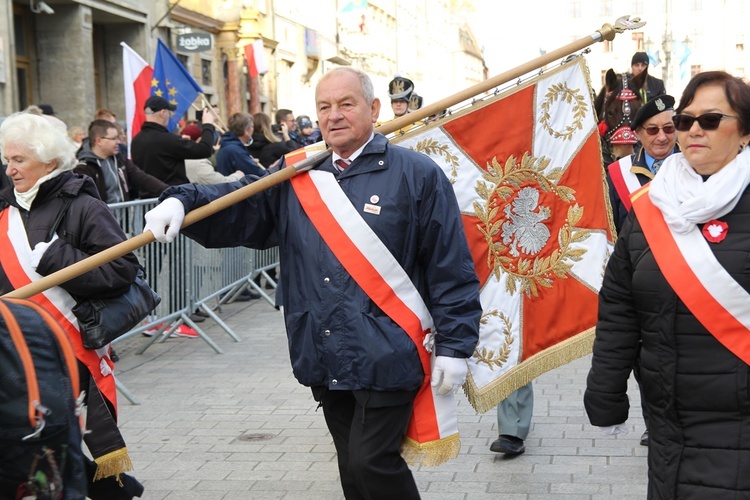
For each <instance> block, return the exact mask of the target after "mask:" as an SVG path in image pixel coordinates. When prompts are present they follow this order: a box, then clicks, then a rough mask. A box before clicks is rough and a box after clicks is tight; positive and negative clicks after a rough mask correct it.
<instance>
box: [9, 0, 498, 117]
mask: <svg viewBox="0 0 750 500" xmlns="http://www.w3.org/2000/svg"><path fill="white" fill-rule="evenodd" d="M465 3H466V2H462V4H465ZM458 8H459V6H458V5H457V3H456V2H453V1H449V0H437V1H431V2H427V1H426V0H422V1H419V2H396V1H395V0H371V1H350V0H321V1H320V2H315V4H311V3H310V2H308V1H303V0H223V1H213V0H171V1H167V0H153V1H151V0H47V1H42V0H0V19H3V20H4V21H0V117H3V116H7V115H9V114H10V113H13V112H15V111H19V110H22V109H25V108H26V107H28V106H29V105H31V104H41V103H44V104H50V105H52V106H53V107H54V109H55V111H56V113H57V115H58V117H59V118H61V119H62V120H63V121H65V122H66V123H67V124H68V125H69V126H73V125H80V126H84V127H85V126H87V125H88V123H89V122H90V121H91V119H92V117H93V115H94V113H95V112H96V110H97V109H98V108H108V109H110V110H112V111H114V112H115V114H116V115H117V117H118V119H120V121H121V122H122V123H124V117H125V109H124V106H125V105H124V88H123V71H122V47H121V45H120V43H121V42H125V43H126V44H128V45H129V46H130V47H131V48H132V49H133V50H135V51H136V52H137V53H138V54H140V55H141V56H142V57H143V59H145V60H146V61H147V62H148V63H149V64H151V65H153V63H154V57H155V51H156V45H157V44H156V40H157V38H161V39H162V40H163V41H164V42H165V43H166V44H167V45H168V46H169V47H170V48H171V49H172V50H173V52H175V54H176V55H177V57H178V59H180V61H181V62H182V63H183V64H184V65H185V67H186V68H187V69H188V70H189V72H190V73H191V74H192V75H193V77H194V78H195V80H196V81H197V82H198V83H199V84H200V85H201V87H202V88H203V91H204V96H205V99H204V98H200V100H199V101H197V102H196V103H195V108H196V109H199V108H202V107H204V106H205V105H206V103H210V104H212V105H215V106H217V107H218V109H219V110H220V114H221V115H222V117H223V118H224V119H226V118H227V117H228V116H229V115H230V114H231V113H233V112H236V111H250V112H256V111H263V112H265V113H267V114H269V115H270V116H273V115H274V113H275V112H276V111H277V110H278V109H280V108H289V109H292V110H293V111H294V112H295V114H297V115H299V114H307V115H310V116H313V117H314V115H315V103H314V93H315V85H316V84H317V82H318V81H319V80H320V78H321V76H322V75H323V74H324V73H325V72H327V71H328V70H330V69H331V68H334V67H336V66H341V65H352V66H355V67H358V68H361V69H363V70H365V71H366V72H368V74H370V75H371V77H372V79H373V82H374V84H375V87H376V94H377V96H378V97H380V98H381V100H383V102H384V103H385V104H386V106H384V116H383V119H387V118H389V116H388V115H387V114H388V107H387V86H388V82H389V81H390V80H391V79H392V78H393V77H394V76H395V75H397V74H401V75H404V76H407V77H409V78H411V79H412V80H413V81H414V82H415V85H416V90H417V93H419V94H420V95H421V96H423V97H424V99H425V103H429V102H431V101H434V100H436V99H440V98H443V97H446V96H448V95H450V94H451V93H454V92H457V91H459V90H462V89H463V88H465V87H467V86H469V85H472V84H474V83H477V82H478V81H481V80H482V79H484V78H486V72H487V71H486V66H485V64H484V61H483V58H482V51H481V49H479V46H478V43H477V41H476V38H475V37H474V35H473V33H472V31H471V28H470V26H469V25H468V24H466V22H465V20H463V18H462V17H461V16H457V15H456V9H458ZM311 9H314V12H311ZM257 40H261V41H262V47H263V54H264V56H265V60H266V61H267V71H265V72H264V73H262V74H261V75H260V76H259V77H257V78H250V77H249V75H248V68H247V63H246V55H245V47H246V46H248V45H251V44H253V43H254V42H255V41H257ZM193 116H194V111H192V112H189V113H188V117H189V118H190V117H193Z"/></svg>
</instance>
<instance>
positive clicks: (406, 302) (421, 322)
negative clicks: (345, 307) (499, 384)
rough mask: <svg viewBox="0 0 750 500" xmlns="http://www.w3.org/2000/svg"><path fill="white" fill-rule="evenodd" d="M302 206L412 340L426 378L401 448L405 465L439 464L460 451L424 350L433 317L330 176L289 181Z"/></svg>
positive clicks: (452, 409) (446, 400)
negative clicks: (431, 376)
mask: <svg viewBox="0 0 750 500" xmlns="http://www.w3.org/2000/svg"><path fill="white" fill-rule="evenodd" d="M291 183H292V187H293V189H294V192H295V194H296V195H297V198H298V199H299V201H300V203H301V204H302V208H303V209H304V210H305V213H306V214H307V216H308V217H309V218H310V220H311V221H312V223H313V225H314V226H315V228H316V229H317V230H318V232H319V233H320V235H321V237H322V238H323V240H324V241H325V242H326V244H327V245H328V247H329V248H330V249H331V251H332V252H333V253H334V255H335V256H336V258H338V259H339V261H340V262H341V264H342V265H343V266H344V268H345V269H346V270H347V272H348V273H349V274H350V275H351V277H352V278H353V279H354V281H355V282H356V283H357V284H358V285H359V286H360V287H361V288H362V289H363V290H364V292H365V293H366V294H367V295H368V296H369V297H370V299H372V301H373V302H374V303H375V304H377V306H378V307H380V309H381V310H383V312H384V313H385V314H387V315H388V316H389V317H390V318H391V319H392V320H393V321H394V322H395V323H396V324H398V325H399V326H400V327H401V328H402V329H403V330H404V331H405V332H406V333H407V334H408V335H409V337H410V338H411V339H412V341H413V342H414V344H415V345H416V347H417V352H418V353H419V358H420V361H421V363H422V369H423V370H424V374H425V379H424V382H423V384H422V387H421V388H420V390H419V392H418V394H417V397H416V399H415V400H414V410H413V413H412V418H411V421H410V423H409V428H408V430H407V433H406V437H405V439H404V443H403V445H402V449H401V452H402V455H403V456H404V458H405V459H406V460H407V461H408V462H410V463H420V464H422V465H438V464H440V463H442V462H444V461H446V460H448V459H451V458H455V457H456V456H458V451H459V449H460V447H461V444H460V441H459V435H458V417H457V413H456V403H455V401H454V398H453V394H451V393H449V394H446V395H440V396H438V395H437V394H436V393H435V392H434V391H433V389H432V386H431V385H430V373H431V366H432V358H434V354H433V355H431V354H430V352H428V350H427V349H426V348H425V346H424V343H425V338H426V334H427V332H428V331H429V330H430V329H431V328H432V326H433V324H432V318H431V316H430V313H429V311H428V309H427V306H426V305H425V303H424V300H423V299H422V297H421V295H420V294H419V292H418V290H417V289H416V287H415V286H414V284H413V283H412V282H411V280H410V279H409V276H408V275H407V274H406V272H405V271H404V270H403V268H402V267H401V265H400V264H399V263H398V261H397V260H396V259H395V257H393V255H392V254H391V253H390V251H389V250H388V249H387V248H386V246H385V245H384V244H383V242H382V241H380V239H379V238H378V236H377V235H376V234H375V233H374V232H373V231H372V228H370V226H369V225H367V223H366V222H365V220H364V219H363V218H362V216H361V215H360V213H359V212H358V211H357V209H356V208H355V207H354V206H353V205H352V203H351V201H350V200H349V198H348V197H347V196H346V194H345V193H344V192H343V191H342V189H341V187H340V186H339V184H338V182H336V179H335V177H334V176H333V174H331V173H328V172H323V171H319V170H311V171H309V172H305V173H302V174H299V175H297V176H295V177H293V178H292V180H291Z"/></svg>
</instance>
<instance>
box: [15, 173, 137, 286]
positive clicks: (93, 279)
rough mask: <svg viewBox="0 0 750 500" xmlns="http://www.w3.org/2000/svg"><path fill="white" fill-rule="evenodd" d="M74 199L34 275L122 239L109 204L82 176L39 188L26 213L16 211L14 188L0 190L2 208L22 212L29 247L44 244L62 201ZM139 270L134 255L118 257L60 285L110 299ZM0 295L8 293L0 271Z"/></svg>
mask: <svg viewBox="0 0 750 500" xmlns="http://www.w3.org/2000/svg"><path fill="white" fill-rule="evenodd" d="M68 197H73V198H74V199H73V202H72V203H71V205H70V206H69V207H68V210H67V212H66V213H65V217H64V218H63V220H62V221H61V223H60V226H59V227H58V229H57V234H58V236H59V239H57V240H56V241H55V242H54V243H52V245H50V247H49V248H48V249H47V251H46V252H45V253H44V256H43V257H42V260H41V261H40V262H39V266H38V267H37V269H36V271H37V273H39V274H41V275H42V276H47V275H49V274H52V273H53V272H55V271H59V270H60V269H62V268H64V267H67V266H69V265H71V264H74V263H76V262H78V261H80V260H83V259H85V258H86V257H89V256H91V255H93V254H95V253H98V252H101V251H102V250H105V249H107V248H109V247H111V246H114V245H116V244H118V243H120V242H122V241H124V240H125V234H124V233H123V231H122V229H121V228H120V226H119V225H118V223H117V221H116V220H115V218H114V216H113V215H112V212H110V211H109V208H108V207H107V205H106V204H105V203H104V202H103V201H101V200H100V199H99V196H98V194H97V191H96V186H94V182H93V181H92V180H91V179H90V178H89V177H86V176H83V175H79V174H76V173H73V172H63V173H62V174H60V175H59V176H57V177H54V178H52V179H50V180H48V181H47V182H45V183H44V184H42V185H41V187H40V188H39V194H38V195H37V196H36V199H34V202H33V203H32V205H31V210H29V211H28V212H27V211H26V210H24V209H22V208H19V207H18V204H17V202H16V199H15V196H14V195H13V188H6V189H4V190H2V191H0V209H1V210H5V209H6V208H7V207H8V206H9V205H13V206H15V207H17V208H19V210H20V211H21V214H22V217H23V221H24V224H25V226H26V234H27V235H28V239H29V244H30V245H31V248H32V249H33V248H34V247H35V246H36V244H37V243H39V242H42V241H47V233H48V232H49V230H50V228H51V227H52V225H53V223H54V221H55V219H56V217H57V214H58V212H59V211H60V209H61V208H62V205H63V199H64V198H68ZM137 271H138V259H137V258H136V257H135V255H133V254H132V253H128V254H126V255H125V256H123V257H120V258H117V259H115V260H113V261H112V262H109V263H107V264H104V265H103V266H101V267H98V268H96V269H93V270H91V271H88V272H87V273H84V274H82V275H81V276H78V277H76V278H73V279H71V280H70V281H67V282H65V283H63V284H62V285H60V286H61V287H62V288H63V289H64V290H65V291H67V292H68V293H70V294H71V295H75V296H79V297H83V298H95V297H113V296H117V295H120V294H122V293H124V292H125V290H127V288H128V287H129V286H130V284H131V283H133V281H135V275H136V272H137ZM0 275H1V276H0V293H6V292H9V291H11V290H12V287H10V284H9V282H8V280H7V279H6V277H5V275H4V273H2V272H1V271H0Z"/></svg>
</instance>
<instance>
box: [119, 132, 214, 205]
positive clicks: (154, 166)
mask: <svg viewBox="0 0 750 500" xmlns="http://www.w3.org/2000/svg"><path fill="white" fill-rule="evenodd" d="M214 130H216V129H215V128H214V126H213V125H211V124H204V125H203V132H202V134H201V140H200V142H195V141H191V140H190V139H183V138H182V137H179V136H177V135H175V134H172V133H170V132H169V131H168V130H167V129H166V128H164V127H162V126H161V125H159V124H158V123H152V122H146V123H144V124H143V126H142V128H141V131H140V132H139V133H138V135H136V136H135V137H134V138H133V143H132V144H131V145H130V151H131V155H132V157H133V163H135V164H136V165H138V166H139V167H141V168H142V169H143V171H144V172H146V173H147V174H149V175H153V176H154V177H156V178H157V179H160V180H161V181H163V182H166V183H167V184H169V185H170V186H177V185H179V184H189V183H190V181H189V180H188V178H187V173H185V160H197V159H200V158H208V157H209V156H211V155H212V154H213V153H214V147H213V145H214ZM143 194H144V193H141V195H142V196H143ZM145 194H146V195H147V196H153V197H155V196H159V193H158V192H147V193H145Z"/></svg>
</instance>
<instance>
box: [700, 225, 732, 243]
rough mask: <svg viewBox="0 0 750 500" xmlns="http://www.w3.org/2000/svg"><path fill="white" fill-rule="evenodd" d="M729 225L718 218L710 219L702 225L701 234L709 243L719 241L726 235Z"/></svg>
mask: <svg viewBox="0 0 750 500" xmlns="http://www.w3.org/2000/svg"><path fill="white" fill-rule="evenodd" d="M728 230H729V226H728V225H727V223H726V222H722V221H720V220H710V221H708V222H706V223H705V224H704V225H703V236H705V237H706V239H707V240H708V241H710V242H711V243H719V242H720V241H723V240H724V238H726V237H727V231H728Z"/></svg>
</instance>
